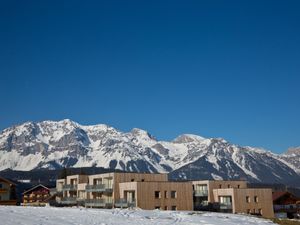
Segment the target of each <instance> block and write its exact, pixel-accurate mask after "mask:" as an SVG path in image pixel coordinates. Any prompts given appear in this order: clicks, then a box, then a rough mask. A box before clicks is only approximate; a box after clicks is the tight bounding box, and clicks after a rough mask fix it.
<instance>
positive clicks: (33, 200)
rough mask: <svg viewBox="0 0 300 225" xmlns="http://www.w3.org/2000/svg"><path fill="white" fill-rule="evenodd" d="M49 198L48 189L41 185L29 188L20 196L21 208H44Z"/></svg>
mask: <svg viewBox="0 0 300 225" xmlns="http://www.w3.org/2000/svg"><path fill="white" fill-rule="evenodd" d="M50 198H51V195H50V189H49V188H47V187H45V186H44V185H42V184H39V185H37V186H35V187H32V188H30V189H29V190H27V191H25V192H23V194H22V205H23V206H45V205H46V204H47V203H48V201H49V199H50Z"/></svg>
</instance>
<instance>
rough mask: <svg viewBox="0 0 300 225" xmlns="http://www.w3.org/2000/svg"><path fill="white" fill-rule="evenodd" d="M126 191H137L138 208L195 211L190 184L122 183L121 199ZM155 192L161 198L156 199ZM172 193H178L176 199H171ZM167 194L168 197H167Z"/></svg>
mask: <svg viewBox="0 0 300 225" xmlns="http://www.w3.org/2000/svg"><path fill="white" fill-rule="evenodd" d="M125 191H135V196H136V197H135V198H136V204H137V207H140V208H142V209H148V210H152V209H155V208H157V207H159V208H160V209H162V210H171V209H172V207H176V210H193V189H192V184H191V183H189V182H182V183H181V182H129V183H120V197H121V198H124V192H125ZM155 191H159V192H160V197H159V198H155ZM171 191H176V198H171ZM165 192H166V193H167V196H165Z"/></svg>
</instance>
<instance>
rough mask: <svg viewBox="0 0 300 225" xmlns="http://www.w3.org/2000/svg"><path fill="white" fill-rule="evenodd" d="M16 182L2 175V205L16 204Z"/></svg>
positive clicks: (0, 199) (0, 182) (0, 196)
mask: <svg viewBox="0 0 300 225" xmlns="http://www.w3.org/2000/svg"><path fill="white" fill-rule="evenodd" d="M16 204H17V197H16V184H15V183H13V182H11V181H9V180H7V179H5V178H3V177H0V205H16Z"/></svg>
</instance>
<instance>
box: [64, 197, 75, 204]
mask: <svg viewBox="0 0 300 225" xmlns="http://www.w3.org/2000/svg"><path fill="white" fill-rule="evenodd" d="M60 203H61V204H65V205H75V204H77V198H76V197H65V198H62V199H61V201H60Z"/></svg>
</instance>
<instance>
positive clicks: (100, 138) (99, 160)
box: [0, 119, 300, 186]
mask: <svg viewBox="0 0 300 225" xmlns="http://www.w3.org/2000/svg"><path fill="white" fill-rule="evenodd" d="M87 166H94V167H104V168H110V169H120V170H125V171H136V172H169V173H170V176H171V177H172V178H174V179H176V178H180V179H203V178H205V179H241V178H242V179H247V180H250V181H255V182H273V181H274V182H276V183H284V184H292V185H294V186H295V185H296V186H300V153H299V154H298V150H297V149H296V150H293V151H289V152H287V153H285V154H275V153H273V152H270V151H266V150H264V149H261V148H254V147H249V146H246V147H244V146H239V145H235V144H231V143H230V142H228V141H226V140H224V139H222V138H204V137H201V136H198V135H194V134H182V135H179V136H178V137H176V138H175V139H174V140H172V141H162V140H157V139H156V138H154V137H153V136H152V135H151V134H150V133H148V132H147V131H146V130H142V129H139V128H133V129H132V130H131V131H129V132H122V131H120V130H117V129H115V128H113V127H111V126H108V125H106V124H97V125H80V124H79V123H77V122H74V121H72V120H69V119H65V120H61V121H50V120H46V121H41V122H26V123H23V124H20V125H16V126H12V127H9V128H6V129H4V130H3V131H1V132H0V170H4V169H14V170H25V171H26V170H32V169H35V168H48V169H57V168H61V167H87ZM298 180H299V181H298Z"/></svg>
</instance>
